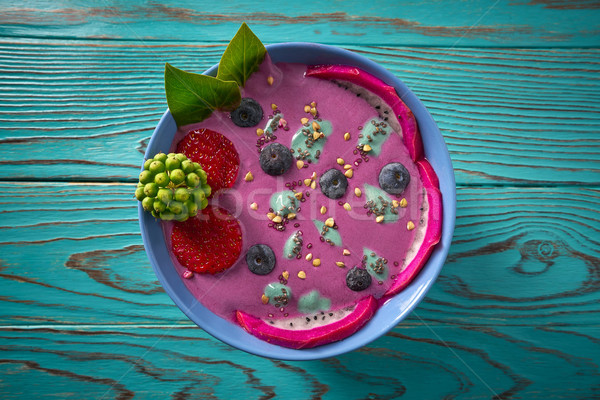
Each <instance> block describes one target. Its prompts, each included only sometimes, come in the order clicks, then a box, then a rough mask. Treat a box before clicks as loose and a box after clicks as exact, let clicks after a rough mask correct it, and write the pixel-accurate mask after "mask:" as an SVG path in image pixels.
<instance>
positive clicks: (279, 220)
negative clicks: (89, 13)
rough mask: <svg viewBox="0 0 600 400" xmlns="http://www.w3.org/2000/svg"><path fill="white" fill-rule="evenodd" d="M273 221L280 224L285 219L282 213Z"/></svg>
mask: <svg viewBox="0 0 600 400" xmlns="http://www.w3.org/2000/svg"><path fill="white" fill-rule="evenodd" d="M271 221H273V222H275V223H276V224H279V223H281V221H283V219H282V218H281V216H280V215H276V216H275V217H274V218H273V219H272V220H271Z"/></svg>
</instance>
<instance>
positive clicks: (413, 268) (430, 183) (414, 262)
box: [383, 159, 442, 298]
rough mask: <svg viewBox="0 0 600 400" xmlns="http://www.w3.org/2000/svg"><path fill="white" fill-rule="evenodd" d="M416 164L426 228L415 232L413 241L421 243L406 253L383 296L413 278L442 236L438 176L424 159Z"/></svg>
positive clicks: (392, 293) (440, 197)
mask: <svg viewBox="0 0 600 400" xmlns="http://www.w3.org/2000/svg"><path fill="white" fill-rule="evenodd" d="M416 164H417V167H418V168H419V173H420V174H421V179H422V181H423V189H424V190H425V198H424V201H423V215H422V218H423V221H424V222H425V223H426V229H425V231H424V232H417V237H416V238H415V241H417V242H418V241H419V240H421V241H422V242H421V245H420V246H419V247H418V250H417V251H416V253H414V257H412V259H410V258H409V257H410V256H411V255H413V254H408V255H407V262H408V265H407V266H406V268H404V270H402V272H401V273H400V274H399V275H398V277H397V279H396V281H395V282H394V284H393V285H392V286H391V287H390V288H389V289H388V290H387V291H386V292H385V294H384V296H383V297H384V298H386V297H389V296H393V295H395V294H397V293H399V292H400V291H401V290H402V289H404V288H405V287H406V286H407V285H408V284H409V283H410V282H411V281H412V280H413V278H414V277H415V276H416V275H417V273H418V272H419V271H420V270H421V268H422V267H423V265H425V262H426V261H427V260H428V259H429V255H430V254H431V252H432V251H433V247H434V246H435V245H436V244H437V243H438V242H439V241H440V238H441V237H442V194H441V192H440V190H439V189H438V188H439V181H438V177H437V175H436V173H435V171H434V170H433V167H432V166H431V164H429V161H427V160H426V159H422V160H420V161H418V162H417V163H416Z"/></svg>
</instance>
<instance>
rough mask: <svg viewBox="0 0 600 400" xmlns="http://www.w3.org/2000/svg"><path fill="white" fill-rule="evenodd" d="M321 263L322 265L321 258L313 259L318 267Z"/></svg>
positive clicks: (314, 264)
mask: <svg viewBox="0 0 600 400" xmlns="http://www.w3.org/2000/svg"><path fill="white" fill-rule="evenodd" d="M319 265H321V260H320V259H318V258H315V259H314V260H313V266H315V267H318V266H319Z"/></svg>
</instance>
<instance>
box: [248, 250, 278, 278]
mask: <svg viewBox="0 0 600 400" xmlns="http://www.w3.org/2000/svg"><path fill="white" fill-rule="evenodd" d="M246 263H247V264H248V269H249V270H250V272H252V273H254V274H256V275H267V274H268V273H269V272H271V271H273V268H275V253H273V250H272V249H271V248H270V247H269V246H267V245H266V244H255V245H254V246H252V247H250V248H249V249H248V252H247V253H246Z"/></svg>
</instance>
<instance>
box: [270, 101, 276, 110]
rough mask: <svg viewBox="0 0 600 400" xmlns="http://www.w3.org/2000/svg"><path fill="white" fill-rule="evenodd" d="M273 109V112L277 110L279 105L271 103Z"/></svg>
mask: <svg viewBox="0 0 600 400" xmlns="http://www.w3.org/2000/svg"><path fill="white" fill-rule="evenodd" d="M271 109H272V110H273V111H275V110H277V104H275V103H271Z"/></svg>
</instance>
